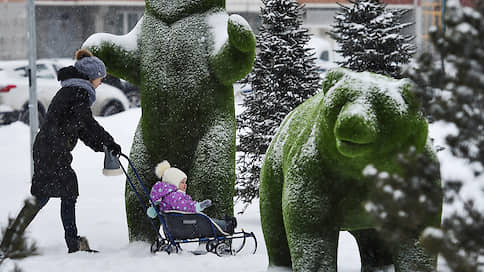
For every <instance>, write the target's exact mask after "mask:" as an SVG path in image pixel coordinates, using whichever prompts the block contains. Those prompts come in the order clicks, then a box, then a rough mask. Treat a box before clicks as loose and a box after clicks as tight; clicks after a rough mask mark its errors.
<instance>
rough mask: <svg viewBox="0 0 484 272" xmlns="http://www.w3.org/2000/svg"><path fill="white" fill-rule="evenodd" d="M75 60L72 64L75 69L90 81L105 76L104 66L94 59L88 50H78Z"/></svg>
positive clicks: (100, 61)
mask: <svg viewBox="0 0 484 272" xmlns="http://www.w3.org/2000/svg"><path fill="white" fill-rule="evenodd" d="M76 60H77V61H76V63H75V64H74V66H75V67H76V69H77V70H78V71H79V72H81V73H83V74H85V75H87V76H88V77H89V79H90V80H93V79H96V78H99V77H105V76H106V66H104V63H103V62H102V60H100V59H98V58H97V57H94V56H93V55H92V53H91V52H89V51H88V50H86V49H81V50H78V51H77V52H76Z"/></svg>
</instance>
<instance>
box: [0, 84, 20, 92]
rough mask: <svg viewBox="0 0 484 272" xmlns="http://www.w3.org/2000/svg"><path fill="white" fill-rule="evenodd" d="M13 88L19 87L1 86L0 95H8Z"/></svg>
mask: <svg viewBox="0 0 484 272" xmlns="http://www.w3.org/2000/svg"><path fill="white" fill-rule="evenodd" d="M13 88H17V86H15V85H7V86H1V85H0V93H8V92H9V91H10V90H11V89H13Z"/></svg>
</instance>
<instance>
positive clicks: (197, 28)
mask: <svg viewBox="0 0 484 272" xmlns="http://www.w3.org/2000/svg"><path fill="white" fill-rule="evenodd" d="M145 2H146V6H145V14H144V16H143V18H142V19H141V20H140V21H139V22H138V24H137V25H136V26H135V28H134V29H133V30H132V31H131V32H130V33H128V34H127V35H124V36H116V35H111V34H105V33H97V34H94V35H92V36H91V37H89V38H88V39H87V40H86V42H85V43H84V44H83V47H84V48H88V49H90V50H91V51H92V52H93V53H94V54H95V55H96V56H98V57H99V58H101V59H102V60H103V61H104V62H105V64H106V67H107V70H108V72H109V73H111V74H113V75H115V76H118V77H121V78H124V79H126V80H128V81H130V82H132V83H134V84H137V85H138V86H140V88H141V108H142V116H141V119H140V123H139V125H138V128H137V131H136V135H135V138H134V142H133V146H132V149H131V154H130V157H131V159H132V160H133V162H134V166H135V168H136V169H137V170H138V172H139V175H140V177H141V179H142V181H143V182H144V183H145V185H146V186H147V187H148V188H151V186H152V185H153V184H154V183H155V182H156V177H155V174H154V171H153V169H154V167H155V165H156V164H157V163H159V162H160V161H162V160H168V161H170V163H172V164H173V165H174V166H176V167H177V168H180V169H183V171H184V172H186V173H187V175H188V181H187V182H188V184H189V187H188V188H189V189H188V190H189V192H188V193H189V194H190V195H191V196H192V197H193V198H194V199H199V200H202V199H207V198H208V199H211V200H212V201H213V203H214V205H213V206H212V207H211V208H210V209H208V210H207V213H208V214H209V215H210V216H213V217H218V218H223V216H224V215H226V214H227V215H230V214H233V195H234V183H235V108H234V93H233V86H232V84H233V83H234V82H235V81H237V80H239V79H241V78H243V77H244V76H245V75H246V74H248V73H249V72H250V70H251V69H252V65H253V62H254V56H255V44H256V41H255V37H254V34H253V32H252V30H251V28H250V26H249V25H248V23H247V22H246V21H245V20H244V19H243V18H242V17H240V16H239V15H231V16H229V15H228V14H227V13H226V12H225V10H224V7H225V0H215V1H214V0H146V1H145ZM129 175H130V176H131V178H132V179H133V180H135V176H134V174H133V173H132V171H130V172H129ZM138 189H140V190H141V188H138ZM146 202H148V201H146ZM126 212H127V218H128V227H129V234H130V240H152V239H153V238H154V237H155V233H153V231H152V229H151V226H150V223H149V221H148V220H147V219H146V215H145V214H144V211H143V210H142V209H141V207H140V205H139V203H137V200H136V197H135V195H134V193H133V192H132V191H131V190H130V187H129V186H126Z"/></svg>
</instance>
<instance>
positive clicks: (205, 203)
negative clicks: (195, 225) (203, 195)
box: [195, 199, 212, 212]
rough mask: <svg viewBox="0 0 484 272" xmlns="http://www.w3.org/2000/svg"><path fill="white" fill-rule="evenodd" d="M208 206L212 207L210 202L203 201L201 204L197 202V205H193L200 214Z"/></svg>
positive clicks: (207, 200) (208, 200)
mask: <svg viewBox="0 0 484 272" xmlns="http://www.w3.org/2000/svg"><path fill="white" fill-rule="evenodd" d="M210 206H212V200H210V199H205V200H204V201H202V202H197V204H195V209H196V210H197V212H201V211H203V210H205V209H206V208H208V207H210Z"/></svg>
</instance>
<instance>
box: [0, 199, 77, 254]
mask: <svg viewBox="0 0 484 272" xmlns="http://www.w3.org/2000/svg"><path fill="white" fill-rule="evenodd" d="M49 199H50V198H49V197H32V198H29V199H27V200H25V203H24V206H23V207H22V209H21V210H20V212H19V214H18V215H17V217H16V218H15V220H14V221H12V222H11V223H10V224H9V226H8V227H7V229H6V231H5V235H4V237H3V239H2V242H1V243H0V249H1V250H3V251H4V252H8V251H9V247H11V246H12V244H13V242H14V239H15V237H18V234H21V233H23V232H24V231H25V229H26V228H27V227H28V226H29V225H30V223H31V222H32V221H33V220H34V218H35V216H36V215H37V214H38V213H39V211H40V210H41V209H42V208H43V207H44V206H45V205H46V204H47V202H49ZM76 201H77V197H76V196H74V197H65V198H61V210H60V214H61V219H62V225H63V226H64V238H65V240H66V245H67V248H68V252H75V251H78V250H79V237H78V236H77V226H76ZM15 234H17V235H15Z"/></svg>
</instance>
